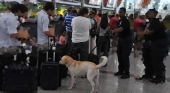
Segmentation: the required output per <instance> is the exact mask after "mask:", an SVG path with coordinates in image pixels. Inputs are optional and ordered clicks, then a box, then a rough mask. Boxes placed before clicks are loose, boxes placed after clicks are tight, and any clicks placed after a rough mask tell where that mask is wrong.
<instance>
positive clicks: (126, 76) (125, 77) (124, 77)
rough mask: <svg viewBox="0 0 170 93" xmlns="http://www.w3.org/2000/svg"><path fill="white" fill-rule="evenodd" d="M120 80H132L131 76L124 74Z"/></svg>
mask: <svg viewBox="0 0 170 93" xmlns="http://www.w3.org/2000/svg"><path fill="white" fill-rule="evenodd" d="M120 78H121V79H128V78H130V75H129V74H124V75H122V76H121V77H120Z"/></svg>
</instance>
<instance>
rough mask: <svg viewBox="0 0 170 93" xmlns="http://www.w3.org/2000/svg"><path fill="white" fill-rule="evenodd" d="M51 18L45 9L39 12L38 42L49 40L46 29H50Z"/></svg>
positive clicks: (42, 42)
mask: <svg viewBox="0 0 170 93" xmlns="http://www.w3.org/2000/svg"><path fill="white" fill-rule="evenodd" d="M49 22H50V20H49V18H48V14H47V13H46V12H45V11H44V10H41V11H40V12H39V13H38V22H37V32H38V33H37V35H38V37H37V39H38V44H40V45H41V44H45V43H47V42H48V36H47V35H45V32H46V31H49V29H48V25H49Z"/></svg>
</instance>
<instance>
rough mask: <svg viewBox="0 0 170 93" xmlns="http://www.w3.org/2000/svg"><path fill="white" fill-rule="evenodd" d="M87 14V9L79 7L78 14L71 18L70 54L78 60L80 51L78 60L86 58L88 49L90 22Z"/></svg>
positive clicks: (85, 59)
mask: <svg viewBox="0 0 170 93" xmlns="http://www.w3.org/2000/svg"><path fill="white" fill-rule="evenodd" d="M87 16H88V9H87V8H81V9H80V10H79V16H77V17H75V18H73V19H72V23H71V26H72V50H71V56H72V57H73V58H74V59H77V60H78V54H79V53H80V60H81V61H87V60H88V50H89V30H90V29H91V22H90V19H89V18H86V17H87Z"/></svg>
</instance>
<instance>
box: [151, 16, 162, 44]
mask: <svg viewBox="0 0 170 93" xmlns="http://www.w3.org/2000/svg"><path fill="white" fill-rule="evenodd" d="M149 30H152V31H153V33H152V34H151V35H150V40H151V41H158V40H161V39H163V38H165V26H164V25H163V24H162V23H161V22H160V21H159V19H153V20H152V21H151V22H150V25H149Z"/></svg>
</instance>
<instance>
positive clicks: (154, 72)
mask: <svg viewBox="0 0 170 93" xmlns="http://www.w3.org/2000/svg"><path fill="white" fill-rule="evenodd" d="M88 14H89V15H88ZM157 14H158V12H157V11H156V10H155V9H149V10H148V11H147V13H146V14H145V15H135V18H134V32H133V30H131V26H130V22H129V20H128V18H127V17H126V9H125V8H123V7H122V8H120V10H119V13H118V14H116V15H115V16H112V17H111V18H109V17H108V15H107V13H104V14H102V16H101V17H100V16H99V15H98V14H97V11H96V9H91V10H90V11H89V12H88V9H87V8H81V9H80V11H79V12H78V16H77V17H72V20H71V21H70V24H71V25H70V27H71V32H72V43H73V44H72V46H71V49H72V50H71V53H72V57H73V58H74V59H77V60H88V58H87V55H88V53H91V51H92V53H94V54H95V52H93V51H94V49H95V46H96V47H97V51H96V52H97V53H96V54H97V55H98V56H101V52H104V53H103V55H104V56H107V57H108V56H109V46H110V44H109V43H110V41H111V39H112V41H113V42H116V41H117V40H118V44H117V55H118V62H119V66H118V70H119V71H118V72H117V73H115V76H121V78H122V79H127V78H129V77H130V71H129V69H130V60H129V56H130V54H131V51H132V48H134V57H135V58H138V56H139V51H140V50H142V52H143V53H142V56H143V64H144V65H145V67H146V68H145V71H144V72H145V75H143V76H142V77H141V78H140V79H146V80H149V81H150V82H152V83H162V82H165V65H164V63H163V61H164V58H165V57H166V55H167V53H168V41H167V39H166V38H167V37H166V32H165V31H166V28H165V26H164V24H163V22H162V21H160V20H159V18H156V16H157ZM67 16H68V15H66V18H67ZM89 18H90V21H89ZM147 20H148V21H147ZM108 32H111V33H112V34H113V38H110V37H108V34H107V33H108ZM66 38H68V37H66ZM133 44H134V45H133ZM88 46H89V47H88ZM88 48H89V50H88ZM78 54H80V59H78V57H77V56H78ZM154 76H155V77H154Z"/></svg>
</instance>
